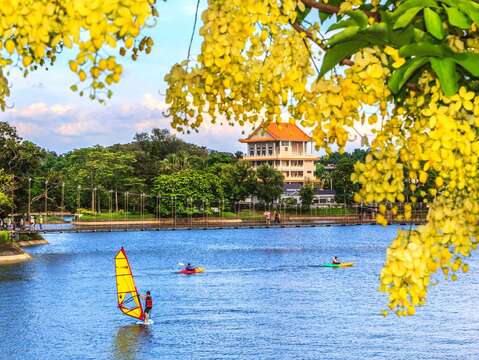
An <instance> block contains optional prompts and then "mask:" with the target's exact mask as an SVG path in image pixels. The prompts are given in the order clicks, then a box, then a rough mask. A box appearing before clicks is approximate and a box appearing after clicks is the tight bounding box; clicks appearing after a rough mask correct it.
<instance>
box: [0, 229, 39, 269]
mask: <svg viewBox="0 0 479 360" xmlns="http://www.w3.org/2000/svg"><path fill="white" fill-rule="evenodd" d="M20 239H21V240H19V241H16V242H10V243H2V244H0V265H10V264H17V263H22V262H26V261H30V260H31V259H32V256H31V255H30V254H29V253H27V252H26V251H24V250H23V248H24V247H31V246H38V245H45V244H48V241H47V240H45V239H44V238H43V237H42V236H41V235H40V234H38V233H35V234H31V235H28V234H24V235H23V236H21V237H20Z"/></svg>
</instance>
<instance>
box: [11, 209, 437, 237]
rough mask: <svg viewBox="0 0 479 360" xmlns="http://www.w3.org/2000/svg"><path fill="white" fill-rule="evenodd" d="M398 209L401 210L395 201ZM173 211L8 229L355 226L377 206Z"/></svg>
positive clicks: (77, 217) (100, 215)
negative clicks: (164, 214) (164, 213)
mask: <svg viewBox="0 0 479 360" xmlns="http://www.w3.org/2000/svg"><path fill="white" fill-rule="evenodd" d="M398 208H399V212H401V206H400V205H398ZM177 210H178V207H176V206H173V207H172V208H171V212H170V213H168V214H167V216H162V211H161V209H158V210H157V211H156V213H149V212H144V211H143V212H124V211H123V212H122V211H120V212H112V211H109V212H95V213H93V214H86V215H82V214H63V216H58V215H56V216H51V217H48V216H45V215H42V214H37V215H36V217H37V220H36V221H35V223H29V222H28V221H26V222H23V223H21V222H20V223H19V222H18V221H12V222H11V223H12V225H10V228H9V229H10V230H16V231H19V232H34V231H35V232H44V233H47V232H94V231H129V230H165V229H217V228H245V227H246V228H248V227H300V226H328V225H360V224H375V222H376V221H375V218H376V214H377V212H378V207H377V206H374V205H373V206H361V205H357V206H340V205H337V204H333V205H328V206H324V207H321V208H310V209H305V208H302V207H300V206H294V207H291V206H289V207H287V206H281V205H280V204H276V205H271V206H262V205H258V204H255V203H239V204H236V205H235V207H234V208H233V209H227V210H225V208H224V207H222V206H221V204H220V206H216V207H215V206H213V207H212V206H206V205H203V206H202V207H201V206H200V207H198V208H196V209H195V211H181V213H180V212H179V211H177ZM183 210H184V209H183ZM427 211H428V208H427V207H426V206H423V205H422V204H417V205H416V206H414V208H413V211H412V217H411V219H408V220H407V221H405V220H401V221H398V220H397V219H395V218H394V217H393V216H392V214H391V212H388V215H387V220H388V221H389V223H390V224H395V223H398V224H420V223H424V222H425V219H426V215H427ZM34 216H35V214H34ZM39 216H45V217H44V219H43V221H41V222H39V221H38V217H39ZM4 222H5V221H4ZM7 228H8V227H7Z"/></svg>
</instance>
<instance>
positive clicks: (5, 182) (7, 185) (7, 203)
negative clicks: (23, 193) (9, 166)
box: [0, 169, 13, 217]
mask: <svg viewBox="0 0 479 360" xmlns="http://www.w3.org/2000/svg"><path fill="white" fill-rule="evenodd" d="M12 190H13V176H12V175H8V174H6V173H5V170H3V169H0V217H4V216H6V215H7V214H9V213H10V212H11V210H12V206H13V201H12V197H11V195H10V194H11V192H12Z"/></svg>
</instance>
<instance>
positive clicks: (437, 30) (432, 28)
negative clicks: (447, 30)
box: [424, 8, 445, 40]
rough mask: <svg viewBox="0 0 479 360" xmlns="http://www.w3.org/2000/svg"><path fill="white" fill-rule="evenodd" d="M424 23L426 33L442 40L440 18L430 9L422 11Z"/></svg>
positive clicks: (442, 30) (442, 31) (442, 32)
mask: <svg viewBox="0 0 479 360" xmlns="http://www.w3.org/2000/svg"><path fill="white" fill-rule="evenodd" d="M424 21H425V22H426V29H427V31H428V32H429V33H430V34H431V35H432V36H434V37H435V38H436V39H439V40H442V39H444V35H445V34H444V28H443V27H442V20H441V17H440V16H439V14H438V13H437V12H435V11H434V10H431V9H430V8H425V9H424Z"/></svg>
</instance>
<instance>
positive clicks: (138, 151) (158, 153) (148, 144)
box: [110, 128, 208, 189]
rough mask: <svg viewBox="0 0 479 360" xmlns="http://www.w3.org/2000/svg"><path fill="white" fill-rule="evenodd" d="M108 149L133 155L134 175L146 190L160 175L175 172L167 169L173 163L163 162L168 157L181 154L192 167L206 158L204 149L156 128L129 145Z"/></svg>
mask: <svg viewBox="0 0 479 360" xmlns="http://www.w3.org/2000/svg"><path fill="white" fill-rule="evenodd" d="M110 149H111V150H121V151H124V152H128V153H133V154H135V157H136V162H135V165H134V168H135V175H136V176H137V177H140V178H142V179H143V180H144V182H145V186H146V188H147V189H151V188H152V187H153V185H154V180H155V178H156V177H157V176H158V175H159V174H160V173H162V172H167V173H171V172H173V171H175V170H173V169H172V170H171V171H170V169H169V167H170V166H171V165H172V163H173V161H167V162H163V160H165V159H167V157H168V156H169V155H171V154H180V153H182V154H184V155H185V156H186V157H188V159H190V160H191V161H190V163H191V164H193V167H194V166H196V165H197V164H199V163H200V162H199V161H198V159H206V158H207V156H208V150H207V149H206V148H205V147H200V146H197V145H193V144H189V143H187V142H185V141H183V140H181V139H178V138H177V137H176V136H175V135H172V134H170V132H169V130H167V129H158V128H156V129H153V130H152V131H151V132H150V133H146V132H142V133H138V134H136V135H135V136H134V138H133V141H132V142H131V143H128V144H116V145H113V146H111V147H110ZM170 160H172V159H170ZM201 169H204V166H203V167H201ZM177 170H178V169H177Z"/></svg>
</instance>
